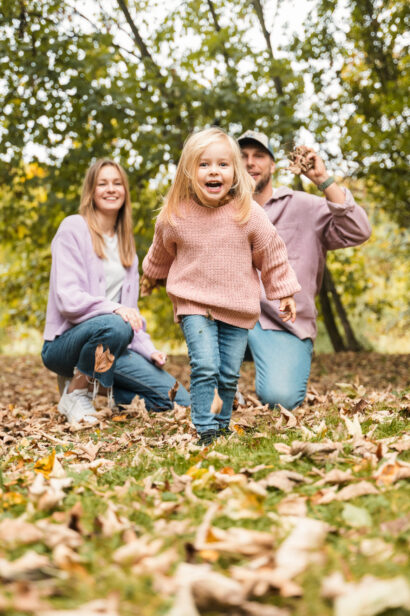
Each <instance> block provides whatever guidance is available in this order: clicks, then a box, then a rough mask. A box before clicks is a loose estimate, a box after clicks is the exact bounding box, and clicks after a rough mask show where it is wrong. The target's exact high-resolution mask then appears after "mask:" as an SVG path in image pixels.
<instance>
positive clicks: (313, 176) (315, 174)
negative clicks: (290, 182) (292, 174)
mask: <svg viewBox="0 0 410 616" xmlns="http://www.w3.org/2000/svg"><path fill="white" fill-rule="evenodd" d="M306 150H307V153H306V161H307V162H308V161H311V162H312V163H313V166H312V167H311V168H310V169H308V170H307V171H304V172H302V173H303V175H305V176H306V177H307V178H309V180H311V181H312V182H313V183H314V184H316V186H319V184H322V182H324V181H325V180H327V179H328V178H329V177H330V175H329V173H328V172H327V171H326V167H325V163H324V162H323V160H322V158H321V157H320V156H319V154H317V152H315V150H314V149H313V148H306Z"/></svg>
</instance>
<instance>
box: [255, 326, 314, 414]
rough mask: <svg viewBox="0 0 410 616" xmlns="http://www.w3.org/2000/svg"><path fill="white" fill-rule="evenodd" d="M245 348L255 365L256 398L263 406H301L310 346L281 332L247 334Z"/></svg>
mask: <svg viewBox="0 0 410 616" xmlns="http://www.w3.org/2000/svg"><path fill="white" fill-rule="evenodd" d="M248 346H249V350H250V352H251V355H252V358H253V361H254V363H255V389H256V395H257V396H258V398H259V400H260V401H261V402H262V403H263V404H269V405H270V406H272V407H273V406H275V404H281V405H282V406H284V407H285V408H287V409H289V410H290V409H294V408H296V407H297V406H299V405H300V404H302V402H303V400H304V398H305V395H306V388H307V383H308V379H309V374H310V365H311V361H312V352H313V343H312V340H311V339H310V338H305V339H304V340H300V338H298V337H297V336H294V335H293V334H290V333H289V332H285V331H276V330H272V329H262V327H261V326H260V323H257V324H256V325H255V327H254V328H253V329H251V330H250V331H249V335H248Z"/></svg>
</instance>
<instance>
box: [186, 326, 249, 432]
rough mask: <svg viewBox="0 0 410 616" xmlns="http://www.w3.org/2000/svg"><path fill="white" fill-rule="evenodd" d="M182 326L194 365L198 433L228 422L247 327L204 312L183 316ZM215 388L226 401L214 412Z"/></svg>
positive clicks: (194, 414)
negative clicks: (212, 408)
mask: <svg viewBox="0 0 410 616" xmlns="http://www.w3.org/2000/svg"><path fill="white" fill-rule="evenodd" d="M181 328H182V331H183V333H184V336H185V340H186V343H187V346H188V353H189V358H190V364H191V417H192V421H193V423H194V425H195V428H196V429H197V431H198V433H201V432H205V431H207V430H219V429H220V428H225V427H227V426H228V425H229V421H230V419H231V414H232V404H233V400H234V397H235V393H236V386H237V383H238V378H239V370H240V367H241V363H242V360H243V356H244V354H245V349H246V344H247V339H248V330H247V329H243V328H241V327H234V326H233V325H228V324H227V323H223V322H222V321H217V320H212V319H209V318H208V317H204V316H202V315H198V314H193V315H187V316H183V317H182V319H181ZM215 389H217V390H218V394H219V396H220V398H221V400H222V402H223V406H222V410H221V412H220V413H219V414H213V413H211V405H212V401H213V399H214V395H215Z"/></svg>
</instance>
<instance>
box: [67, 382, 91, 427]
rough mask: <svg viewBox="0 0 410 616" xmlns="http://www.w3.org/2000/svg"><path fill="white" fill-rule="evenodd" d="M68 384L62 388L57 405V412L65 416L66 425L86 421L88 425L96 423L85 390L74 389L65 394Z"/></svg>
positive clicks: (89, 399)
mask: <svg viewBox="0 0 410 616" xmlns="http://www.w3.org/2000/svg"><path fill="white" fill-rule="evenodd" d="M68 386H69V382H67V383H66V385H65V387H64V392H63V395H62V396H61V398H60V402H59V403H58V407H57V408H58V411H59V413H61V415H65V417H66V418H67V421H68V423H76V422H79V421H86V422H87V423H90V424H95V423H97V422H98V419H97V417H96V410H95V408H94V406H93V403H92V399H91V398H90V395H89V393H88V390H87V389H75V390H74V391H73V392H71V394H69V393H67V389H68Z"/></svg>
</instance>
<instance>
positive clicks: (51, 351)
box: [41, 314, 190, 411]
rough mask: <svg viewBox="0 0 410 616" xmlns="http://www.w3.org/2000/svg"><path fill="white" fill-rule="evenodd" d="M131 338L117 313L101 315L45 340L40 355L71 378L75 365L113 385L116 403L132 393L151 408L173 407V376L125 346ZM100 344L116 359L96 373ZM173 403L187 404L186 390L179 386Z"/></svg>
mask: <svg viewBox="0 0 410 616" xmlns="http://www.w3.org/2000/svg"><path fill="white" fill-rule="evenodd" d="M132 337H133V332H132V328H131V326H130V325H129V323H125V321H124V320H123V319H122V318H121V317H120V316H119V315H117V314H104V315H101V316H98V317H94V318H92V319H88V320H87V321H83V322H82V323H80V324H79V325H75V326H74V327H72V328H71V329H68V330H67V331H65V332H64V333H63V334H61V336H58V337H57V338H55V339H54V340H52V341H48V340H46V341H45V342H44V346H43V350H42V353H41V356H42V358H43V362H44V365H45V366H46V367H47V368H48V369H49V370H52V371H53V372H56V373H57V374H61V375H62V376H66V377H67V378H70V377H72V375H73V370H74V368H78V370H80V372H82V373H83V374H86V375H87V376H89V377H91V378H92V377H95V378H97V379H98V381H99V382H100V383H101V385H103V387H111V386H113V393H114V400H115V402H116V403H117V404H130V403H131V401H132V399H133V398H134V396H135V395H138V396H139V397H140V398H143V399H144V400H145V404H146V407H147V409H148V410H150V411H164V410H169V409H172V407H173V403H172V402H171V401H170V399H169V397H168V391H169V390H170V389H171V387H172V386H173V385H174V384H175V379H174V378H173V377H172V376H171V375H170V374H168V373H167V372H165V370H162V369H161V368H157V367H156V366H155V365H154V364H153V363H151V362H150V361H148V360H147V359H145V357H143V356H142V355H140V354H139V353H136V352H135V351H131V350H130V349H128V348H127V347H128V345H129V343H130V342H131V340H132ZM98 344H102V345H103V347H104V350H106V349H107V348H109V349H110V353H111V354H112V355H114V357H115V360H114V363H113V365H112V367H111V368H110V369H109V370H107V372H100V373H98V372H95V371H94V362H95V349H96V348H97V346H98ZM175 402H177V403H178V404H181V405H182V406H189V405H190V397H189V394H188V392H187V391H186V389H185V388H184V387H183V386H182V385H180V386H179V388H178V391H177V395H176V397H175Z"/></svg>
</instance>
